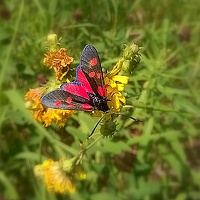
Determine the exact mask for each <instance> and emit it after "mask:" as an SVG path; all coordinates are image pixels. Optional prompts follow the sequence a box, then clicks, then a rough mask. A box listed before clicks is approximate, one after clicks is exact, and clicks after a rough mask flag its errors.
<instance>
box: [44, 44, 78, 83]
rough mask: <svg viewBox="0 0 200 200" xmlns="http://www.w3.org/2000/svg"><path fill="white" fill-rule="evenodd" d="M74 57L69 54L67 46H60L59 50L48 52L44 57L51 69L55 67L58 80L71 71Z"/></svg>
mask: <svg viewBox="0 0 200 200" xmlns="http://www.w3.org/2000/svg"><path fill="white" fill-rule="evenodd" d="M73 60H74V59H73V58H72V57H70V56H68V55H67V50H66V49H65V48H60V49H59V50H58V51H57V52H53V51H51V52H48V53H47V54H45V57H44V60H43V62H44V64H45V65H46V66H47V67H49V68H50V69H51V68H53V69H54V71H55V73H56V80H59V81H61V80H62V79H63V77H64V76H65V75H66V74H67V73H68V71H69V66H68V65H69V64H70V63H71V62H73Z"/></svg>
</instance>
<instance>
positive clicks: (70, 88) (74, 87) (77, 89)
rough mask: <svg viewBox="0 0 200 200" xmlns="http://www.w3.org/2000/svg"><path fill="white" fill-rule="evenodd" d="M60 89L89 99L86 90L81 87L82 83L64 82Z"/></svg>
mask: <svg viewBox="0 0 200 200" xmlns="http://www.w3.org/2000/svg"><path fill="white" fill-rule="evenodd" d="M62 89H63V90H64V91H67V92H70V93H72V94H74V95H77V96H81V97H84V98H86V99H89V96H88V94H87V92H86V89H85V87H83V86H82V85H78V84H75V83H71V84H66V85H64V86H63V87H62ZM68 98H69V97H68ZM68 98H67V100H69V101H70V99H68Z"/></svg>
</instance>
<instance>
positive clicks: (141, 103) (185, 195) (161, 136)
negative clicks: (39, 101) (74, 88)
mask: <svg viewBox="0 0 200 200" xmlns="http://www.w3.org/2000/svg"><path fill="white" fill-rule="evenodd" d="M199 11H200V1H199V0H191V1H185V0H176V1H173V0H171V1H170V0H161V1H158V0H157V1H156V0H152V1H145V0H135V1H133V0H132V1H131V0H123V1H120V0H99V1H89V0H88V1H80V0H73V1H69V0H55V1H49V0H32V1H25V0H24V1H23V0H10V1H6V0H1V1H0V52H1V53H0V60H1V62H0V70H1V71H0V83H1V91H0V101H1V111H0V125H1V133H0V200H23V199H27V200H35V199H41V200H46V199H51V200H54V199H55V200H57V199H61V200H62V199H72V200H73V199H74V200H79V199H81V200H82V199H88V200H93V199H95V200H100V199H103V198H104V199H115V200H118V199H122V200H130V199H134V200H144V199H145V200H153V199H154V200H155V199H166V200H167V199H175V200H187V199H192V200H196V199H200V158H199V152H200V138H199V136H200V133H199V128H200V125H199V120H200V95H199V91H200V79H199V78H200V71H199V70H200V65H199V63H200V51H199V46H200V22H199V19H200V12H199ZM51 32H54V33H56V34H57V35H58V36H59V37H62V41H61V46H62V47H66V48H67V49H68V52H69V55H70V56H73V57H74V58H75V61H74V62H73V65H74V66H76V65H78V63H79V57H80V54H81V51H82V49H83V47H84V46H85V45H86V44H88V43H90V44H93V45H94V46H95V47H96V48H97V50H98V52H99V55H100V58H101V60H102V66H103V68H104V69H105V70H108V71H109V70H111V69H112V67H113V65H114V64H115V63H116V62H117V60H118V59H119V58H120V55H121V53H122V49H123V48H124V44H131V43H133V42H134V43H136V44H138V45H139V46H141V47H143V49H142V51H141V62H140V64H139V66H138V67H137V68H136V69H135V70H134V72H133V73H132V74H130V75H129V76H130V82H129V85H127V87H126V96H127V104H128V105H134V109H132V108H131V107H130V108H125V110H124V112H125V113H126V114H127V113H128V114H129V115H132V116H134V117H136V118H139V119H141V120H142V121H143V122H142V123H141V124H136V123H134V122H133V121H131V120H129V119H123V118H122V119H118V120H117V124H118V126H117V129H118V131H117V132H116V133H115V135H114V136H113V137H112V138H105V139H103V140H101V141H100V142H99V143H98V144H97V145H96V146H94V147H93V148H91V149H90V151H88V152H87V154H86V157H85V158H84V161H83V164H82V167H83V169H84V170H85V172H86V173H87V178H86V179H85V180H84V181H79V180H77V182H76V193H75V194H73V195H70V194H66V195H59V194H55V193H51V192H50V193H49V192H48V191H47V190H46V187H45V186H44V185H43V183H41V182H40V181H39V180H37V179H36V178H35V177H34V174H33V168H34V166H35V165H36V164H38V163H41V162H42V161H43V160H44V159H47V158H52V159H59V156H58V155H60V154H62V155H65V156H66V157H69V156H72V155H73V154H75V153H76V152H77V151H78V150H79V149H80V146H79V141H80V140H83V139H84V138H85V137H86V135H87V134H88V133H90V131H91V130H92V128H93V126H94V124H95V122H96V121H97V120H98V119H96V118H93V117H92V116H90V115H89V114H87V113H84V112H77V113H76V115H74V116H73V117H72V118H71V119H70V120H68V121H67V124H66V126H65V128H63V129H58V128H57V127H56V126H55V125H54V126H52V127H48V128H44V127H42V125H41V124H39V123H37V122H35V121H34V120H33V119H32V115H31V114H30V112H28V111H27V110H26V109H25V107H24V95H25V93H26V92H27V91H28V89H29V88H35V87H38V86H39V83H40V81H41V79H40V78H41V77H44V76H45V75H46V76H48V75H50V73H51V72H50V70H47V68H45V67H44V65H43V63H42V60H43V55H44V53H45V48H44V46H45V40H46V36H47V35H48V34H49V33H51ZM88 124H89V125H88ZM97 132H98V130H97ZM55 141H57V142H55ZM61 142H62V143H61ZM63 143H65V144H66V145H67V146H65V147H63V145H62V144H63ZM58 151H59V152H58Z"/></svg>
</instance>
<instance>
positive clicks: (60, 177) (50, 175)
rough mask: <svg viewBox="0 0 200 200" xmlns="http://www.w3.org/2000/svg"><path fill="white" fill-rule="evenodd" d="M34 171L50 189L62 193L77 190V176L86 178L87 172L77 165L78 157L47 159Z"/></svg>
mask: <svg viewBox="0 0 200 200" xmlns="http://www.w3.org/2000/svg"><path fill="white" fill-rule="evenodd" d="M34 173H35V175H36V176H37V177H38V178H40V179H41V180H42V181H43V182H44V183H45V184H46V185H47V188H48V190H50V191H54V192H58V193H62V194H65V193H66V192H70V193H74V192H75V185H74V179H75V176H78V177H79V178H80V179H85V178H86V174H85V173H84V172H83V171H82V170H81V169H80V168H79V167H77V165H76V157H74V158H71V159H63V158H62V159H60V160H59V161H53V160H51V159H49V160H45V161H44V162H43V163H42V164H41V165H36V166H35V168H34Z"/></svg>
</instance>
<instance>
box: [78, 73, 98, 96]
mask: <svg viewBox="0 0 200 200" xmlns="http://www.w3.org/2000/svg"><path fill="white" fill-rule="evenodd" d="M78 81H79V82H81V83H82V84H83V85H84V87H85V89H86V90H87V91H88V92H90V93H94V92H93V90H92V87H91V85H90V83H89V82H88V80H87V78H86V77H85V74H84V73H83V71H82V70H81V69H79V70H78Z"/></svg>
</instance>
